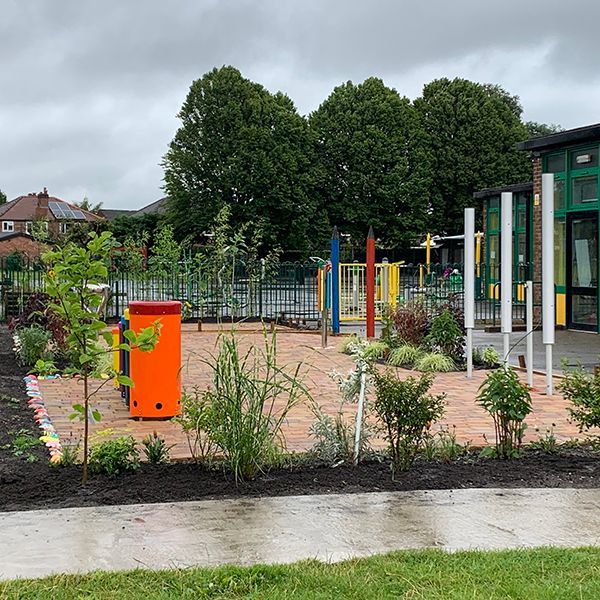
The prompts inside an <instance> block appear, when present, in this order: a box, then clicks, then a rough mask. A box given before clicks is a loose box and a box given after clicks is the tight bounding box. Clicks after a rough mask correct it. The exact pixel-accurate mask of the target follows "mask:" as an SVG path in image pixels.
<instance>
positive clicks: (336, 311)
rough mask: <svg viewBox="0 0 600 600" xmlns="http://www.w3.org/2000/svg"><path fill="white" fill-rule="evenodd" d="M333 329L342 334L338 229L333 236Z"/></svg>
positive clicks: (335, 228) (334, 230) (334, 229)
mask: <svg viewBox="0 0 600 600" xmlns="http://www.w3.org/2000/svg"><path fill="white" fill-rule="evenodd" d="M331 329H332V331H333V333H334V334H336V333H339V332H340V234H339V233H338V230H337V227H334V228H333V233H332V235H331Z"/></svg>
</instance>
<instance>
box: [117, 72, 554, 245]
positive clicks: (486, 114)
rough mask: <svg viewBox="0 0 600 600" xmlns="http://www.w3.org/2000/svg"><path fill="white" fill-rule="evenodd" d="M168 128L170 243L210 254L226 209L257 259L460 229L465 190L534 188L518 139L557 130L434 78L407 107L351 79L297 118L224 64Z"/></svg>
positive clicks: (375, 85) (195, 86)
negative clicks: (256, 240)
mask: <svg viewBox="0 0 600 600" xmlns="http://www.w3.org/2000/svg"><path fill="white" fill-rule="evenodd" d="M178 117H179V119H180V120H181V126H180V127H179V129H178V130H177V132H176V134H175V137H174V139H173V141H172V142H171V144H170V146H169V149H168V151H167V153H166V155H165V157H164V160H163V164H164V169H165V177H164V179H165V189H166V191H167V193H168V195H169V197H170V203H169V211H168V213H167V216H166V220H167V221H168V222H170V223H171V224H172V225H173V230H174V235H175V238H176V239H177V240H179V241H184V240H187V241H189V242H193V243H196V242H200V243H206V242H207V239H206V238H207V235H206V234H207V233H209V232H210V231H211V229H212V226H213V223H214V220H215V218H216V216H217V214H219V212H220V210H221V209H222V208H223V207H228V208H229V214H230V217H229V219H230V224H231V227H232V228H233V229H234V230H237V229H239V228H241V227H242V226H243V227H245V228H247V227H252V226H253V224H254V225H255V226H257V227H258V226H260V228H261V231H262V238H261V239H262V243H263V245H264V249H265V251H266V250H267V249H269V248H271V249H272V248H275V247H278V246H280V247H282V248H283V249H284V250H288V251H289V250H298V251H300V252H301V253H304V254H305V255H307V254H309V253H310V251H311V250H312V251H314V250H315V249H318V248H322V247H323V242H325V240H326V239H327V237H328V234H329V232H330V227H331V226H333V225H337V226H338V228H339V229H340V231H341V232H342V233H345V234H349V235H350V236H351V238H352V240H353V242H354V243H357V244H362V241H363V240H364V237H365V234H366V231H367V230H368V227H369V226H370V225H372V226H373V227H374V229H375V232H376V235H377V237H378V238H380V239H381V240H382V241H383V242H384V244H385V245H386V246H388V247H396V248H400V249H402V248H406V247H407V246H408V245H410V244H411V243H412V242H413V241H414V239H415V238H416V237H417V236H418V235H420V234H423V233H424V232H425V231H427V230H429V231H433V232H435V233H457V232H460V231H461V230H462V219H463V209H464V207H465V206H470V205H472V203H473V192H475V191H477V190H479V189H483V188H486V187H491V186H499V185H505V184H511V183H519V182H523V181H528V180H530V179H531V176H532V173H531V164H530V160H529V156H528V155H527V154H526V153H525V152H520V151H518V150H517V148H516V144H517V142H519V141H522V140H524V139H527V138H529V137H534V136H536V135H545V134H547V133H552V132H554V131H557V130H559V129H560V128H559V127H558V126H557V125H545V124H543V123H535V122H527V123H524V122H523V120H522V108H521V105H520V102H519V99H518V97H517V96H513V95H511V94H509V93H508V92H506V91H505V90H504V89H502V88H501V87H500V86H497V85H491V84H481V83H476V82H473V81H468V80H466V79H453V80H450V79H438V80H435V81H433V82H431V83H429V84H428V85H426V86H425V87H424V89H423V93H422V95H421V97H419V98H417V99H416V100H415V101H414V102H412V103H411V102H410V101H409V100H408V99H407V98H405V97H402V96H401V95H400V94H399V93H398V92H397V91H396V90H394V89H392V88H389V87H387V86H385V85H384V83H383V81H381V80H380V79H377V78H369V79H366V80H365V81H364V82H362V83H359V84H354V83H352V82H347V83H345V84H342V85H340V86H338V87H336V88H335V89H334V90H333V92H332V93H331V94H330V96H329V97H328V98H327V99H326V100H324V101H323V103H322V104H321V105H320V106H319V108H318V109H317V110H315V111H314V112H313V113H312V114H310V115H309V116H308V117H307V118H304V117H302V116H301V115H299V114H298V112H297V111H296V108H295V107H294V104H293V102H292V101H291V100H290V99H289V98H288V97H287V96H286V95H285V94H283V93H280V92H278V93H275V94H273V93H271V92H269V91H268V90H266V89H265V88H264V87H263V86H262V85H260V84H258V83H255V82H252V81H250V80H249V79H246V78H244V77H243V76H242V74H241V73H240V72H239V71H238V70H237V69H235V68H234V67H230V66H225V67H222V68H219V69H213V70H212V71H210V72H209V73H206V74H205V75H204V76H203V77H201V78H200V79H198V80H196V81H194V82H193V83H192V85H191V87H190V90H189V92H188V95H187V97H186V99H185V102H184V103H183V106H182V108H181V110H180V112H179V114H178ZM119 225H120V224H117V223H115V224H114V225H113V227H115V228H116V227H118V226H119ZM115 233H116V232H115ZM117 237H118V236H117Z"/></svg>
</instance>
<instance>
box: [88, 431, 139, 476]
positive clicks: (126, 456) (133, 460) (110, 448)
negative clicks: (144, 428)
mask: <svg viewBox="0 0 600 600" xmlns="http://www.w3.org/2000/svg"><path fill="white" fill-rule="evenodd" d="M139 464H140V453H139V452H138V449H137V448H136V443H135V440H134V439H133V437H132V436H122V437H118V438H115V439H113V440H107V441H105V442H100V443H99V444H94V445H93V446H92V448H91V450H90V459H89V466H90V471H91V472H92V473H95V474H101V473H104V474H106V475H110V476H115V475H119V474H120V473H123V472H125V471H132V470H135V469H137V468H138V467H139Z"/></svg>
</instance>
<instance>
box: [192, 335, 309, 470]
mask: <svg viewBox="0 0 600 600" xmlns="http://www.w3.org/2000/svg"><path fill="white" fill-rule="evenodd" d="M264 339H265V347H264V350H261V349H260V348H257V347H255V346H252V347H251V348H249V349H248V350H247V351H245V352H243V353H241V352H240V350H239V347H238V344H237V340H236V338H235V336H234V335H223V336H222V337H221V338H220V344H219V352H218V354H217V356H213V357H211V359H210V360H208V361H206V364H208V366H209V367H210V368H211V370H212V373H213V385H212V389H210V390H207V391H206V392H204V398H205V400H206V401H207V402H208V403H209V409H208V410H209V416H208V418H207V423H206V427H207V434H208V436H209V437H210V439H211V440H212V441H213V443H214V444H215V445H216V446H217V448H218V449H219V450H221V452H222V453H223V456H224V458H225V460H226V462H227V464H228V465H229V467H230V469H231V471H232V472H233V474H234V476H235V479H236V481H239V480H240V479H253V478H254V477H255V476H256V474H257V473H258V472H260V471H262V470H264V469H265V467H268V466H270V464H272V463H273V462H274V461H275V460H276V458H277V455H278V454H279V453H280V452H281V450H282V448H283V447H284V445H285V439H284V437H283V433H282V431H281V426H282V425H283V422H284V421H285V419H286V417H287V415H288V413H289V411H290V410H291V409H292V408H293V407H294V406H295V405H296V404H298V403H299V402H301V401H302V400H304V399H309V398H310V394H309V393H308V390H307V389H306V386H305V385H304V384H303V383H302V380H301V377H300V369H301V367H302V365H301V364H298V365H297V366H296V368H295V369H294V370H286V369H285V368H282V367H280V366H279V365H278V364H277V345H276V334H275V333H273V335H272V337H271V338H270V339H269V337H268V336H267V335H266V334H265V338H264Z"/></svg>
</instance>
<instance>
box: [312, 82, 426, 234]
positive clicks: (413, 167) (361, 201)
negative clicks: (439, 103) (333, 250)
mask: <svg viewBox="0 0 600 600" xmlns="http://www.w3.org/2000/svg"><path fill="white" fill-rule="evenodd" d="M309 124H310V127H311V131H312V132H313V134H314V135H313V137H314V143H315V148H316V152H315V153H316V159H317V169H316V182H317V188H318V192H319V194H320V196H321V199H322V204H323V205H324V206H326V207H327V212H328V215H329V220H330V222H331V224H333V225H337V226H338V227H339V228H340V230H341V232H342V233H347V234H350V235H351V237H352V239H353V240H354V241H355V242H362V240H364V238H365V237H366V233H367V229H368V227H369V225H372V226H373V227H374V229H375V231H376V232H377V235H378V237H380V238H381V239H383V240H384V241H385V242H386V243H387V244H390V245H400V246H402V245H406V244H407V243H409V242H410V241H411V240H412V238H414V236H415V235H416V234H418V233H420V232H421V231H422V228H423V225H424V220H425V216H426V209H427V198H426V194H425V190H424V189H418V188H416V187H415V185H414V183H415V182H416V181H418V178H416V177H415V173H416V172H418V169H419V165H418V164H414V163H413V155H412V154H411V140H412V139H413V137H414V136H415V135H416V133H417V132H416V128H417V118H416V113H415V110H414V108H413V107H412V105H411V103H410V101H409V100H408V99H407V98H403V97H401V96H400V95H399V94H398V92H396V90H394V89H391V88H388V87H386V86H385V85H384V83H383V81H381V79H377V78H370V79H367V80H365V81H364V82H363V83H360V84H358V85H355V84H353V83H352V82H351V81H349V82H347V83H345V84H344V85H340V86H338V87H336V88H335V89H334V90H333V92H332V93H331V95H330V96H329V98H327V99H326V100H325V101H324V102H323V103H322V104H321V106H320V107H319V108H318V109H317V110H316V111H315V112H313V113H312V114H311V115H310V117H309Z"/></svg>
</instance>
